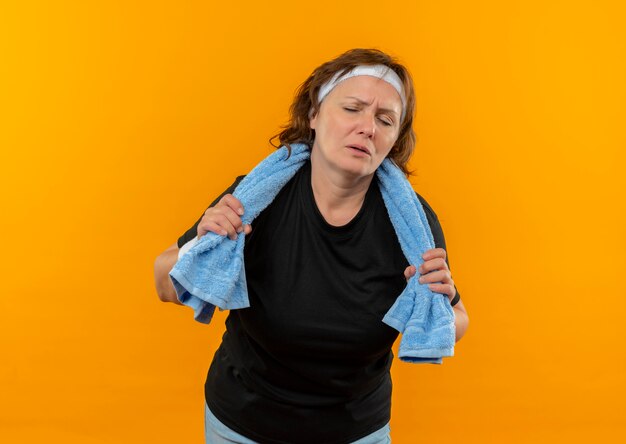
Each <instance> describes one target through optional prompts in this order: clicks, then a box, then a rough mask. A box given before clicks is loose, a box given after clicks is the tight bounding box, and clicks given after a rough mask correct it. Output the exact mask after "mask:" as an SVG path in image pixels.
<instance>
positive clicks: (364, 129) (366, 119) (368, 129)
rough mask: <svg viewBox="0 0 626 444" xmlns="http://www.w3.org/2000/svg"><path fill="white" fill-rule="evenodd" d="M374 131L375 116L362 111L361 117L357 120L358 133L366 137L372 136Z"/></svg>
mask: <svg viewBox="0 0 626 444" xmlns="http://www.w3.org/2000/svg"><path fill="white" fill-rule="evenodd" d="M375 132H376V122H375V116H374V115H373V114H370V113H367V112H364V113H362V114H361V118H360V120H359V127H358V133H359V134H363V135H364V136H366V137H368V138H370V139H371V138H372V137H374V134H375Z"/></svg>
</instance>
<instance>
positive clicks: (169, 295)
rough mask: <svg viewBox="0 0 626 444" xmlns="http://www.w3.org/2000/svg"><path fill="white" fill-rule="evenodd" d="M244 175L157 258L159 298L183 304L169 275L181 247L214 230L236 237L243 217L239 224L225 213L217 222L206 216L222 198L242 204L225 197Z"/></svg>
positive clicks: (233, 203)
mask: <svg viewBox="0 0 626 444" xmlns="http://www.w3.org/2000/svg"><path fill="white" fill-rule="evenodd" d="M244 177H245V176H239V177H237V178H236V179H235V182H234V183H233V184H232V185H231V186H230V187H228V189H227V190H226V191H224V192H223V193H222V194H220V195H219V196H218V197H217V198H216V199H215V200H214V201H213V202H212V203H211V205H209V208H207V210H206V211H205V212H204V214H203V215H202V216H201V217H200V219H198V221H197V222H196V223H195V224H194V225H193V226H192V227H191V228H190V229H189V230H187V232H186V233H185V234H183V235H182V236H181V237H180V238H179V239H178V241H177V242H176V243H174V244H173V245H171V246H170V247H169V248H168V249H167V250H165V251H164V252H163V253H161V254H160V255H159V256H158V257H157V258H156V260H155V261H154V284H155V287H156V291H157V294H158V295H159V299H160V300H161V301H163V302H172V303H174V304H178V305H183V304H182V303H181V302H180V301H179V300H178V297H177V296H176V290H175V289H174V284H172V280H171V279H170V277H169V273H170V271H172V268H174V265H176V262H177V261H178V255H179V253H180V248H181V247H182V246H183V245H185V244H186V243H187V242H189V241H190V240H192V239H194V238H198V239H199V238H201V237H202V236H203V235H204V234H206V233H207V232H208V231H213V232H216V233H217V232H219V233H218V234H228V235H229V236H230V238H231V239H232V238H235V237H236V233H237V229H238V228H239V225H240V224H241V219H239V224H237V219H238V218H237V217H235V218H233V217H232V215H231V216H230V217H231V219H232V222H228V221H226V220H224V217H223V215H222V216H221V217H220V218H218V220H217V221H216V222H215V221H213V222H212V219H213V218H210V217H209V218H206V219H205V217H206V216H207V212H208V211H209V209H210V208H212V207H214V206H217V205H218V204H219V203H220V202H222V200H224V203H225V204H228V202H230V204H231V205H232V206H240V203H239V201H238V200H236V199H234V198H232V196H231V197H230V198H226V199H224V198H225V197H226V195H228V194H230V193H232V192H233V191H234V190H235V188H236V187H237V185H239V182H241V180H242V179H243V178H244ZM231 198H232V199H231ZM222 214H223V211H222ZM203 222H204V223H203ZM250 229H251V228H250V227H249V226H246V227H244V230H243V231H244V234H247V233H249V232H250ZM223 230H225V231H223Z"/></svg>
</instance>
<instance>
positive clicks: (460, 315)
mask: <svg viewBox="0 0 626 444" xmlns="http://www.w3.org/2000/svg"><path fill="white" fill-rule="evenodd" d="M457 305H459V304H457ZM452 309H453V310H454V326H455V329H456V339H455V342H458V341H459V340H460V339H461V338H462V337H463V336H464V335H465V332H466V331H467V327H468V325H469V317H468V316H467V312H466V311H465V309H464V308H462V307H459V308H457V306H456V305H455V306H454V307H452Z"/></svg>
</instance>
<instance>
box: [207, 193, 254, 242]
mask: <svg viewBox="0 0 626 444" xmlns="http://www.w3.org/2000/svg"><path fill="white" fill-rule="evenodd" d="M243 211H244V209H243V205H241V202H240V201H239V200H238V199H237V198H236V197H235V196H233V195H232V194H226V195H224V197H222V198H221V199H220V201H219V202H218V203H217V204H216V205H215V206H213V207H211V208H209V209H207V210H206V211H205V212H204V216H202V219H200V223H199V224H198V239H200V238H201V237H202V236H204V235H205V234H206V233H208V232H209V231H210V232H212V233H215V234H219V235H221V236H226V235H228V237H229V238H230V239H232V240H235V239H237V234H238V233H242V232H243V233H244V234H249V233H250V232H251V231H252V227H251V226H250V225H248V224H246V225H244V224H243V222H242V221H241V216H242V215H243Z"/></svg>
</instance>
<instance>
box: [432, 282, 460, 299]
mask: <svg viewBox="0 0 626 444" xmlns="http://www.w3.org/2000/svg"><path fill="white" fill-rule="evenodd" d="M428 288H430V290H431V291H432V292H433V293H440V294H445V295H446V296H447V297H448V299H450V300H452V299H454V296H455V295H456V289H455V288H454V285H450V284H429V285H428Z"/></svg>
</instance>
